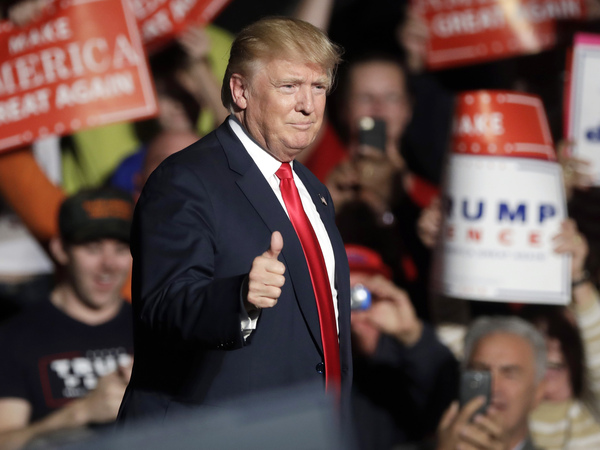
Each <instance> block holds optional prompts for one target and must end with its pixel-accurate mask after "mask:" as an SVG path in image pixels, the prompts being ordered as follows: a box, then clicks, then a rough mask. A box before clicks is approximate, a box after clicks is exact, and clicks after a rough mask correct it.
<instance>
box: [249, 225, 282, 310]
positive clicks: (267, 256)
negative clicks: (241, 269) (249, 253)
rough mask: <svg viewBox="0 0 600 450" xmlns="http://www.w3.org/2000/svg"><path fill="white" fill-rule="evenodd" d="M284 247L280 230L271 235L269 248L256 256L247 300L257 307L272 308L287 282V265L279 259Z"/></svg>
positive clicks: (250, 276) (250, 275)
mask: <svg viewBox="0 0 600 450" xmlns="http://www.w3.org/2000/svg"><path fill="white" fill-rule="evenodd" d="M282 249H283V237H282V236H281V233H280V232H279V231H274V232H273V234H272V235H271V244H270V246H269V249H268V250H267V251H266V252H264V253H263V254H262V255H260V256H257V257H256V258H254V261H253V262H252V269H251V270H250V274H249V275H248V296H247V302H248V303H250V305H252V307H255V308H272V307H273V306H275V305H276V304H277V300H279V296H280V295H281V288H282V287H283V284H284V283H285V277H284V276H283V274H284V273H285V266H284V265H283V263H282V262H281V261H279V260H278V259H277V257H278V256H279V253H281V250H282Z"/></svg>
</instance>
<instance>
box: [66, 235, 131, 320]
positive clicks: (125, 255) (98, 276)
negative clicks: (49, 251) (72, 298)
mask: <svg viewBox="0 0 600 450" xmlns="http://www.w3.org/2000/svg"><path fill="white" fill-rule="evenodd" d="M66 252H67V255H68V262H67V270H68V272H69V281H70V283H71V285H72V287H73V290H74V291H75V293H76V294H77V296H78V298H79V300H80V301H81V302H82V303H84V304H85V305H86V306H87V307H88V308H91V309H94V310H101V309H104V308H105V307H111V306H114V304H115V303H117V302H120V301H121V297H120V295H119V292H120V290H121V288H122V287H123V284H124V283H125V280H126V279H127V276H128V274H129V271H130V270H131V253H130V251H129V246H128V245H127V244H126V243H124V242H121V241H118V240H115V239H101V240H99V241H92V242H88V243H85V244H77V245H70V246H69V247H68V248H67V249H66Z"/></svg>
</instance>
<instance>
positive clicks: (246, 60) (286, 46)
mask: <svg viewBox="0 0 600 450" xmlns="http://www.w3.org/2000/svg"><path fill="white" fill-rule="evenodd" d="M341 55H342V49H341V47H339V46H338V45H336V44H334V43H333V42H331V41H330V40H329V38H328V37H327V35H326V34H325V33H324V32H323V31H321V30H320V29H318V28H317V27H315V26H314V25H311V24H310V23H308V22H304V21H302V20H298V19H293V18H290V17H268V18H264V19H261V20H259V21H257V22H254V23H253V24H251V25H249V26H247V27H246V28H244V29H243V30H242V31H241V32H240V33H239V34H238V35H237V37H236V38H235V41H234V42H233V44H232V46H231V52H230V55H229V64H228V65H227V70H226V71H225V76H224V78H223V86H222V88H221V101H222V102H223V105H224V106H225V107H226V108H228V109H229V110H230V111H233V106H234V102H233V97H232V96H231V90H230V87H229V80H230V79H231V76H232V75H233V74H235V73H239V74H240V75H243V76H244V77H251V76H252V75H253V74H254V73H255V71H256V70H257V69H258V68H259V66H260V64H262V63H265V62H268V61H269V60H271V59H274V58H281V59H288V60H299V61H302V62H305V63H308V64H316V65H318V66H319V67H321V68H322V69H323V70H324V71H325V72H326V73H327V77H328V81H329V86H328V90H329V89H331V87H332V85H333V78H334V76H335V70H336V68H337V65H338V64H339V63H340V62H341Z"/></svg>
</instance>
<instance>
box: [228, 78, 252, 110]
mask: <svg viewBox="0 0 600 450" xmlns="http://www.w3.org/2000/svg"><path fill="white" fill-rule="evenodd" d="M247 86H248V84H247V80H246V78H244V77H243V76H242V75H240V74H239V73H234V74H233V75H231V78H230V79H229V89H231V97H232V98H233V102H234V103H235V104H236V106H237V107H238V108H239V109H242V110H243V109H246V108H247V107H248V89H247Z"/></svg>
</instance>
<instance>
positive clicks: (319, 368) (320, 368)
mask: <svg viewBox="0 0 600 450" xmlns="http://www.w3.org/2000/svg"><path fill="white" fill-rule="evenodd" d="M315 369H317V373H325V364H324V363H322V362H320V363H319V364H317V366H316V367H315Z"/></svg>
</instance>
